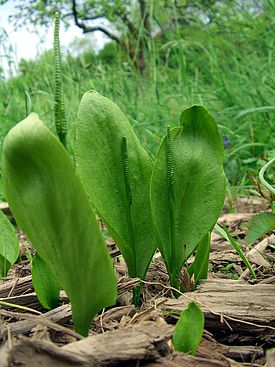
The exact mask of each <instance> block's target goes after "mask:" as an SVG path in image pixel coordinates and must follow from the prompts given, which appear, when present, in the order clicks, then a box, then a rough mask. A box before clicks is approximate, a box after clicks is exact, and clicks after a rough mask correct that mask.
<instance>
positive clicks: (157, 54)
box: [0, 1, 275, 199]
mask: <svg viewBox="0 0 275 367" xmlns="http://www.w3.org/2000/svg"><path fill="white" fill-rule="evenodd" d="M268 4H269V5H268V6H269V8H268V9H267V11H266V12H265V13H264V14H259V15H253V16H252V15H251V14H249V13H248V12H246V13H245V12H243V13H242V14H239V15H238V16H236V17H235V18H234V20H233V21H231V22H228V24H225V25H224V27H223V28H221V27H217V26H216V25H215V24H214V25H213V26H204V27H202V26H199V27H196V26H194V27H192V29H185V30H184V31H183V30H181V29H180V28H178V31H177V33H176V34H175V33H174V32H171V33H169V31H167V32H166V33H165V35H164V36H163V37H162V38H161V39H160V38H159V39H158V38H157V39H154V40H153V41H152V40H148V44H147V49H148V52H147V65H148V66H147V69H146V70H145V73H144V75H141V74H140V73H139V72H138V71H137V70H136V69H135V67H134V65H133V64H132V62H131V60H129V59H128V58H127V56H126V55H125V54H123V53H121V51H120V50H119V49H118V48H117V47H116V45H114V44H112V43H111V44H109V45H107V46H106V47H105V49H104V50H102V51H101V52H100V53H99V55H94V53H93V52H92V51H90V52H85V53H83V54H82V55H79V56H77V57H74V56H72V55H71V54H70V53H69V52H68V53H67V54H66V55H65V57H64V62H63V70H62V72H63V83H64V93H65V104H66V113H67V120H68V123H69V144H70V147H71V148H70V151H71V153H72V154H73V143H74V131H75V121H76V114H77V109H78V104H79V101H80V98H81V96H82V95H83V93H84V92H85V91H86V90H88V89H91V88H95V89H96V90H98V91H99V92H100V93H102V94H104V95H106V96H108V97H109V98H111V99H113V100H114V101H115V102H116V103H118V104H119V105H120V107H121V108H122V110H123V111H124V112H125V113H126V115H127V116H128V118H129V119H130V121H131V123H132V124H133V126H134V128H135V130H136V133H137V134H138V136H139V137H140V139H141V141H142V142H143V144H144V145H145V147H146V149H147V150H148V151H149V153H150V154H151V155H152V156H154V155H155V153H156V149H157V146H158V144H159V141H160V139H161V137H162V136H163V134H164V132H165V128H166V126H167V124H169V125H170V126H173V124H177V123H178V118H179V114H180V111H181V110H182V109H183V108H184V107H186V106H188V105H191V104H193V103H199V104H203V105H204V106H205V107H206V108H207V109H208V110H209V112H210V113H212V114H213V115H214V116H215V117H216V119H217V121H218V124H219V128H220V132H221V134H222V136H223V137H224V141H225V146H226V155H225V169H226V172H227V176H228V180H229V183H230V185H231V186H250V185H251V182H250V180H249V178H248V172H252V173H254V174H255V175H256V174H257V171H258V169H259V168H261V166H262V165H263V164H264V161H262V160H261V158H268V157H270V156H271V155H272V154H273V155H274V146H275V134H274V133H275V131H274V130H275V124H274V119H275V104H274V95H275V66H274V65H275V63H274V52H275V46H274V37H273V31H274V27H275V19H274V17H273V16H272V14H273V11H274V10H275V6H274V3H273V1H269V2H268ZM63 56H64V54H63ZM52 60H53V55H52V52H51V51H47V52H45V53H44V54H43V55H42V56H41V57H40V59H39V60H38V61H22V62H21V64H20V71H19V74H18V75H17V76H15V77H13V78H9V79H3V77H2V79H1V82H0V148H1V145H2V142H3V138H4V136H5V134H6V133H7V131H8V130H9V129H10V128H11V127H12V126H13V125H14V124H15V123H17V122H18V121H20V120H21V119H23V118H24V117H25V116H26V114H27V113H28V112H29V111H32V110H33V111H35V112H37V113H38V114H39V115H40V116H41V118H42V120H43V121H45V122H46V123H47V124H48V126H49V127H50V128H51V129H53V130H54V124H53V111H54V104H53V103H54V97H53V85H54V83H53V62H52ZM0 191H1V187H0ZM0 195H1V194H0ZM0 198H1V196H0ZM1 199H3V196H2V198H1Z"/></svg>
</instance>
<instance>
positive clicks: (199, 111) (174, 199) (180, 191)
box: [151, 106, 225, 288]
mask: <svg viewBox="0 0 275 367" xmlns="http://www.w3.org/2000/svg"><path fill="white" fill-rule="evenodd" d="M180 121H181V126H180V127H176V128H174V129H173V130H171V132H170V130H168V132H167V135H166V137H165V138H164V140H163V141H162V143H161V146H160V148H159V150H158V153H157V159H156V163H155V166H154V169H153V174H152V180H151V204H152V213H153V222H154V226H155V231H156V236H157V238H158V246H159V249H160V251H161V254H162V257H163V259H164V261H165V264H166V266H167V269H168V273H169V276H170V281H171V284H172V286H173V287H175V288H179V283H178V282H179V279H178V278H179V273H180V271H181V268H182V265H183V263H184V261H185V260H186V259H187V258H188V257H189V256H190V255H191V254H192V253H193V251H194V250H195V249H196V246H197V245H198V243H199V242H200V241H201V240H202V239H203V237H204V236H206V234H207V232H208V231H210V230H211V229H212V228H213V226H214V224H215V222H216V220H217V218H218V216H219V213H220V211H221V209H222V207H223V202H224V197H225V175H224V172H223V143H222V140H221V137H220V135H219V133H218V129H217V125H216V122H215V121H214V119H213V118H212V117H211V116H210V115H209V114H208V112H207V111H206V110H205V109H204V108H203V107H201V106H192V107H190V108H187V109H186V110H184V111H183V113H182V115H181V118H180Z"/></svg>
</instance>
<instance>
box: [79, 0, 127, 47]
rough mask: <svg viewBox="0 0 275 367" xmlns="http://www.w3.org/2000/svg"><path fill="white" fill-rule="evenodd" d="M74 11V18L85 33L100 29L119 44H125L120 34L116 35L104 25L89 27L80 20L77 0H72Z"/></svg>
mask: <svg viewBox="0 0 275 367" xmlns="http://www.w3.org/2000/svg"><path fill="white" fill-rule="evenodd" d="M72 13H73V18H74V22H75V24H76V25H77V26H78V27H79V28H81V29H82V31H83V33H91V32H96V31H99V32H102V33H104V34H105V35H106V36H107V37H109V38H110V39H112V40H113V41H115V42H117V43H118V44H120V45H123V42H122V41H121V40H120V38H119V37H118V36H116V35H115V34H113V33H112V32H110V31H109V30H108V29H106V28H105V27H102V26H94V27H87V26H86V25H85V24H84V23H82V22H80V21H79V19H78V12H77V5H76V1H75V0H72ZM95 19H97V18H95ZM90 20H92V19H91V18H90Z"/></svg>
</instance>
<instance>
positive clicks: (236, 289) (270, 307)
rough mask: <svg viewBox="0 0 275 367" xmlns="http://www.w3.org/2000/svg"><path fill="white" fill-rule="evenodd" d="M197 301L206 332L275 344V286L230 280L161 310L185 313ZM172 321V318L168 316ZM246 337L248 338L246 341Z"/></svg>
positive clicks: (211, 284) (212, 284) (219, 281)
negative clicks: (192, 302) (202, 315)
mask: <svg viewBox="0 0 275 367" xmlns="http://www.w3.org/2000/svg"><path fill="white" fill-rule="evenodd" d="M193 300H194V301H196V302H197V303H198V305H199V306H200V307H201V309H202V311H203V312H204V315H205V326H206V329H207V330H209V331H211V332H213V333H214V335H215V333H216V334H217V333H220V334H221V333H223V334H225V335H230V333H232V334H237V335H242V337H244V340H246V341H248V340H253V341H256V340H257V341H261V342H263V341H265V342H266V341H268V342H270V343H272V341H274V340H275V313H274V306H275V286H274V285H272V284H256V285H249V284H247V283H245V282H239V281H234V280H228V279H213V280H208V281H204V282H202V283H201V285H200V286H199V288H198V290H197V291H195V292H190V293H185V294H184V295H182V296H181V297H179V298H178V299H169V300H167V301H166V302H165V303H164V304H163V305H162V306H161V308H162V310H165V311H168V312H172V311H175V312H182V311H183V310H184V309H185V308H186V307H187V306H188V304H189V302H191V301H193ZM168 317H171V316H168ZM246 336H249V337H248V338H247V339H246V338H245V337H246Z"/></svg>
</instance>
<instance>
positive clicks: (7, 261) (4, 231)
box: [0, 210, 19, 277]
mask: <svg viewBox="0 0 275 367" xmlns="http://www.w3.org/2000/svg"><path fill="white" fill-rule="evenodd" d="M18 256H19V241H18V238H17V236H16V232H15V229H14V227H13V225H12V224H11V223H10V222H9V220H8V219H7V218H6V216H5V214H4V213H3V212H2V210H0V277H5V276H6V275H7V273H8V270H9V268H10V267H11V265H13V264H14V263H15V261H16V260H17V258H18Z"/></svg>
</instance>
